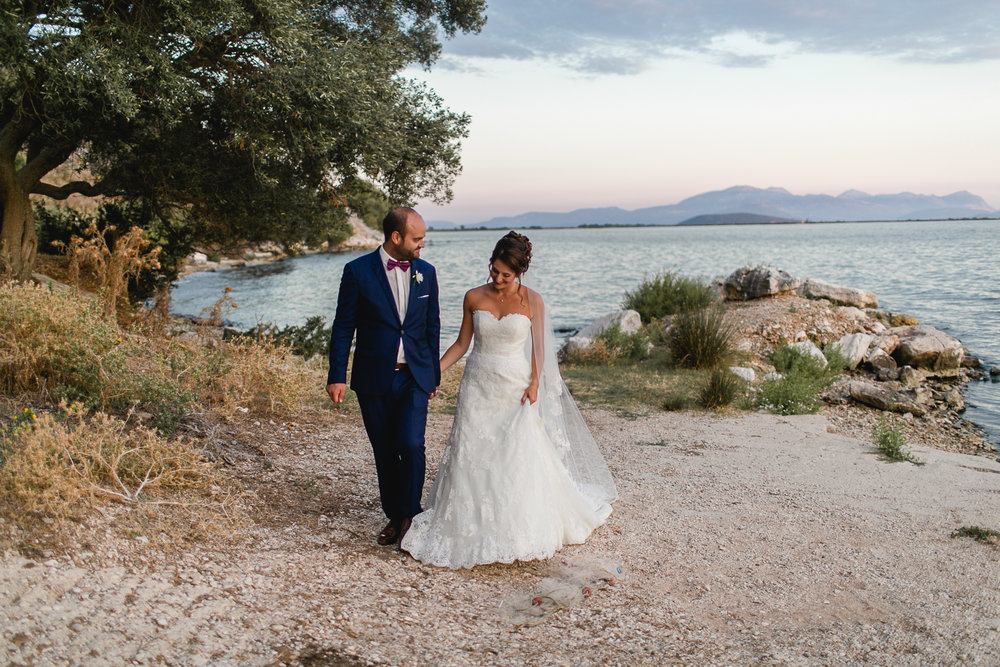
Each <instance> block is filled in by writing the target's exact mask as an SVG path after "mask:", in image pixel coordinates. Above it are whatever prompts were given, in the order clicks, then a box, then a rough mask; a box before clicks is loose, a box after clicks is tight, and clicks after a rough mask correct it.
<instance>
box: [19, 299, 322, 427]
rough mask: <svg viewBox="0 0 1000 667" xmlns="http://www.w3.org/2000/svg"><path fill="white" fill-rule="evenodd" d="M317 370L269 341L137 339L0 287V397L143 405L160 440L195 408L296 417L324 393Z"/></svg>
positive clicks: (94, 317)
mask: <svg viewBox="0 0 1000 667" xmlns="http://www.w3.org/2000/svg"><path fill="white" fill-rule="evenodd" d="M318 372H319V371H317V370H316V369H315V368H310V367H308V366H307V365H306V364H305V363H304V362H303V360H302V359H301V358H299V357H296V356H294V355H293V354H292V353H291V350H290V348H289V347H288V346H286V345H282V344H280V343H278V342H276V341H274V340H273V339H270V338H267V337H264V338H261V339H259V340H254V339H247V338H240V339H236V340H233V341H230V342H229V343H226V344H223V345H220V346H217V347H215V348H206V347H201V346H197V345H192V346H190V347H189V346H186V345H184V344H181V343H178V342H174V341H170V340H168V339H164V338H155V337H152V338H150V337H145V336H140V335H138V334H136V333H134V332H130V331H126V330H125V329H123V328H121V327H120V326H118V325H117V324H116V323H115V322H113V321H110V320H107V319H105V318H103V317H102V316H101V314H100V313H99V311H98V303H97V302H96V301H95V300H87V299H85V298H83V297H80V296H77V295H74V294H71V293H61V292H50V291H48V290H47V289H45V288H42V287H36V286H19V285H15V284H13V283H7V284H3V285H0V391H3V392H4V393H6V394H10V395H34V396H41V397H43V398H48V399H50V400H52V401H54V402H57V401H59V400H65V401H67V402H78V403H82V404H83V405H84V406H85V407H86V408H88V409H117V410H124V409H130V408H134V407H140V406H141V407H143V408H144V409H147V410H149V411H150V412H151V413H153V418H154V424H155V425H156V426H157V427H158V428H161V429H162V430H163V431H164V432H171V431H173V430H174V429H176V427H177V424H178V422H179V421H180V420H181V419H182V418H183V416H184V414H185V413H186V412H187V409H188V407H189V405H190V403H192V402H195V401H200V402H201V403H203V404H204V405H205V407H208V408H215V409H220V410H221V411H222V412H224V413H226V414H231V413H233V412H235V409H236V407H242V408H244V409H245V410H248V411H254V412H263V413H268V412H293V413H294V412H298V411H299V410H300V409H301V408H302V407H303V405H304V403H305V402H306V401H307V400H308V397H309V396H310V395H314V394H315V393H316V387H318V386H320V384H319V382H320V381H319V380H318V379H317V377H316V374H317V373H318Z"/></svg>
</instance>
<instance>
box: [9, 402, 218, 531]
mask: <svg viewBox="0 0 1000 667" xmlns="http://www.w3.org/2000/svg"><path fill="white" fill-rule="evenodd" d="M57 416H58V417H59V418H58V419H57ZM0 440H2V443H3V448H4V449H5V450H6V451H7V452H8V454H7V457H6V460H5V461H4V465H3V467H2V468H0V498H2V500H3V502H0V507H2V508H3V510H2V511H3V512H4V513H9V514H11V515H12V517H13V518H15V520H17V519H20V518H21V517H23V515H25V514H41V515H43V516H50V517H55V518H57V519H65V518H70V517H75V516H79V515H80V514H81V510H82V507H81V505H80V503H81V501H84V500H86V501H95V500H108V501H114V502H119V503H123V504H127V505H135V504H138V503H140V502H142V501H143V500H145V499H147V498H152V497H154V496H155V495H159V494H160V493H162V492H164V491H168V490H181V489H187V490H201V491H205V492H208V491H209V489H210V486H211V485H213V484H219V483H221V482H220V480H219V479H218V477H217V475H216V473H215V469H214V468H213V466H212V465H211V464H209V463H208V462H206V461H205V460H204V459H203V457H202V456H201V454H200V453H199V452H198V450H197V449H196V448H195V447H194V445H193V443H192V442H190V441H188V440H181V439H178V440H173V441H168V440H164V439H163V438H161V437H160V436H159V435H158V434H156V433H155V432H154V431H151V430H148V429H145V428H143V427H141V426H140V427H135V428H130V427H128V425H127V424H126V423H125V422H122V421H120V420H118V419H115V418H114V417H110V416H108V415H106V414H104V413H97V414H96V415H94V416H93V417H91V418H86V417H84V415H83V414H82V413H81V412H80V411H79V410H73V409H68V408H66V407H65V406H63V409H62V412H61V414H59V415H53V414H44V413H43V414H42V415H40V416H39V417H38V418H37V419H32V423H31V424H30V425H29V426H27V427H21V428H18V429H16V430H14V431H13V432H4V433H0ZM206 495H207V493H206Z"/></svg>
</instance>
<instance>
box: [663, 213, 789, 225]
mask: <svg viewBox="0 0 1000 667" xmlns="http://www.w3.org/2000/svg"><path fill="white" fill-rule="evenodd" d="M788 222H802V221H801V220H792V219H791V218H779V217H777V216H773V215H757V214H755V213H716V214H711V215H696V216H694V217H693V218H688V219H687V220H683V221H681V222H678V223H677V225H678V226H680V225H768V224H776V223H788Z"/></svg>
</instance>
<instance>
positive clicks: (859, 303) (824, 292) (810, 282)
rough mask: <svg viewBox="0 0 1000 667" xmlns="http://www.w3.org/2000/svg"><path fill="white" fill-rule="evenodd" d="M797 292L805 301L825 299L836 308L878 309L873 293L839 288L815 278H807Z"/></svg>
mask: <svg viewBox="0 0 1000 667" xmlns="http://www.w3.org/2000/svg"><path fill="white" fill-rule="evenodd" d="M797 292H798V294H799V295H800V296H804V297H805V298H807V299H826V300H827V301H830V302H831V303H835V304H837V305H838V306H853V307H854V308H878V298H877V297H876V296H875V293H874V292H867V291H865V290H861V289H856V288H854V287H841V286H840V285H833V284H830V283H828V282H825V281H823V280H817V279H815V278H807V279H806V281H805V283H803V284H802V286H801V287H799V288H798V290H797Z"/></svg>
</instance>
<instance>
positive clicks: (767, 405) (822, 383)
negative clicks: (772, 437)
mask: <svg viewBox="0 0 1000 667" xmlns="http://www.w3.org/2000/svg"><path fill="white" fill-rule="evenodd" d="M823 355H824V357H825V359H824V360H821V359H819V358H817V357H816V356H814V355H811V354H808V353H806V352H803V351H801V350H800V349H799V348H795V347H792V346H791V345H788V344H787V343H783V344H781V345H779V346H778V347H777V348H775V350H774V352H773V353H772V355H771V363H772V364H773V365H774V368H775V370H776V371H777V373H778V377H774V378H769V379H767V380H765V381H764V382H762V383H761V386H760V388H759V393H758V395H757V405H758V406H759V407H762V408H764V409H765V410H767V411H768V412H773V413H775V414H779V415H799V414H810V413H813V412H816V411H818V410H819V409H820V408H821V407H823V403H822V402H821V401H820V400H819V399H818V398H817V396H818V395H819V393H820V392H821V391H822V390H823V389H825V388H826V387H828V386H830V384H832V383H833V382H834V381H835V380H836V379H837V378H838V377H840V374H841V373H842V372H843V371H844V369H845V368H846V366H847V362H846V360H845V359H844V356H843V355H842V354H841V353H840V352H839V351H838V350H837V349H836V348H835V347H833V346H828V347H827V349H826V350H824V351H823Z"/></svg>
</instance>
